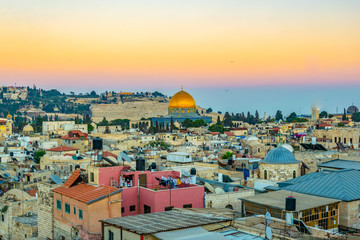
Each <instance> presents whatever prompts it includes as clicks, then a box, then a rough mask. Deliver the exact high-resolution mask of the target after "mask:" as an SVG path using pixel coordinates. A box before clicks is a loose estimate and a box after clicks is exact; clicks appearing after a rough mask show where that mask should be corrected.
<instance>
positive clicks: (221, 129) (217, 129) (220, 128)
mask: <svg viewBox="0 0 360 240" xmlns="http://www.w3.org/2000/svg"><path fill="white" fill-rule="evenodd" d="M208 130H209V131H210V132H220V133H224V132H225V131H226V130H227V129H226V128H224V126H223V125H217V124H214V125H211V126H210V127H209V129H208Z"/></svg>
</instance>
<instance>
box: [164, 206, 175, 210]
mask: <svg viewBox="0 0 360 240" xmlns="http://www.w3.org/2000/svg"><path fill="white" fill-rule="evenodd" d="M173 208H174V206H170V207H166V208H165V211H171V210H172V209H173Z"/></svg>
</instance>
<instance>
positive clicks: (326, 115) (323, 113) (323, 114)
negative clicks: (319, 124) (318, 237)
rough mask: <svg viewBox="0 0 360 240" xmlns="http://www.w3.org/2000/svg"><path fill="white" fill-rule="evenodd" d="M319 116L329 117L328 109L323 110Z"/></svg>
mask: <svg viewBox="0 0 360 240" xmlns="http://www.w3.org/2000/svg"><path fill="white" fill-rule="evenodd" d="M319 117H320V118H327V117H328V113H327V112H326V111H322V112H321V113H320V114H319Z"/></svg>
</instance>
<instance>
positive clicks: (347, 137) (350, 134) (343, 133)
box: [313, 127, 360, 149]
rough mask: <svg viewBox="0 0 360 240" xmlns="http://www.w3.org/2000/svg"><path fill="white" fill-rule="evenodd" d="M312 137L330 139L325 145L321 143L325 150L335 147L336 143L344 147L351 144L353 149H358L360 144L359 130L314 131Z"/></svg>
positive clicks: (348, 128) (349, 128)
mask: <svg viewBox="0 0 360 240" xmlns="http://www.w3.org/2000/svg"><path fill="white" fill-rule="evenodd" d="M313 136H314V137H317V138H326V139H330V141H329V142H327V143H322V142H321V143H322V144H324V145H325V147H327V148H333V147H336V143H337V142H339V141H340V142H341V143H343V144H344V145H345V146H347V145H348V144H349V143H350V142H352V144H353V145H354V148H355V149H358V148H359V142H360V128H351V127H334V128H333V129H332V130H315V131H314V134H313Z"/></svg>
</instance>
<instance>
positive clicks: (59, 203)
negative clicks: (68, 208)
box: [56, 200, 61, 210]
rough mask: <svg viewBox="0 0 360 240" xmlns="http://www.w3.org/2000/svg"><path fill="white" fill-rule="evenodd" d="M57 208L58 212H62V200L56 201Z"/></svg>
mask: <svg viewBox="0 0 360 240" xmlns="http://www.w3.org/2000/svg"><path fill="white" fill-rule="evenodd" d="M56 208H57V209H58V210H61V201H60V200H56Z"/></svg>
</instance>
